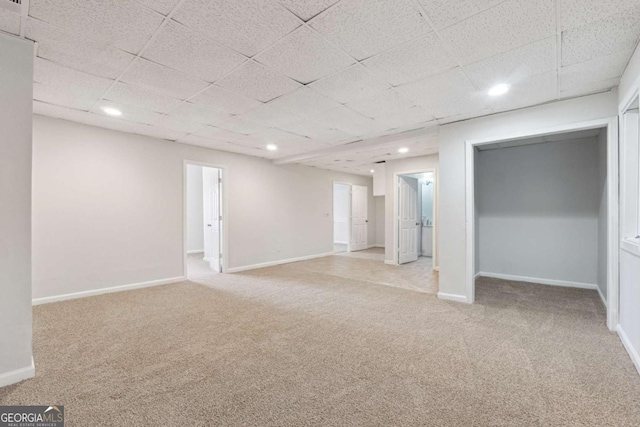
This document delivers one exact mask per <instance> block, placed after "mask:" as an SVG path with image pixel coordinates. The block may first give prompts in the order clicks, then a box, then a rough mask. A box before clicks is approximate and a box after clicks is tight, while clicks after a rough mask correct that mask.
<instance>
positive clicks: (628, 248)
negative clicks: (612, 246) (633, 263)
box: [620, 238, 640, 257]
mask: <svg viewBox="0 0 640 427" xmlns="http://www.w3.org/2000/svg"><path fill="white" fill-rule="evenodd" d="M637 240H638V239H630V238H626V239H622V240H621V241H620V249H622V250H623V251H625V252H628V253H630V254H631V255H635V256H638V257H640V245H639V244H638V243H637Z"/></svg>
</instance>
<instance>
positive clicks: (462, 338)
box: [0, 258, 640, 426]
mask: <svg viewBox="0 0 640 427" xmlns="http://www.w3.org/2000/svg"><path fill="white" fill-rule="evenodd" d="M344 259H348V258H344ZM201 281H202V283H203V284H197V283H193V282H185V283H181V284H175V285H167V286H158V287H154V288H148V289H141V290H135V291H129V292H121V293H116V294H108V295H102V296H97V297H92V298H85V299H79V300H73V301H65V302H60V303H54V304H48V305H41V306H37V307H35V308H34V354H35V361H36V369H37V374H38V375H37V377H36V378H34V379H31V380H27V381H25V382H22V383H21V384H18V385H14V386H10V387H7V388H4V389H0V404H2V405H8V404H39V405H48V404H53V403H56V404H63V405H65V412H66V414H67V417H68V422H67V425H68V426H101V425H112V426H143V425H189V426H191V425H193V426H205V425H215V426H238V425H245V426H312V425H313V426H418V425H422V426H638V425H640V377H639V376H638V375H637V373H636V371H635V369H634V367H633V365H632V363H631V361H630V359H629V357H628V355H627V354H626V353H625V350H624V349H623V347H622V345H621V343H620V341H619V340H618V338H617V337H616V335H615V334H613V333H611V332H609V331H607V329H606V327H605V316H604V310H603V308H602V306H601V303H600V301H599V300H598V296H597V294H596V293H595V292H594V291H587V290H577V289H562V288H555V287H548V286H541V285H529V284H514V283H509V282H503V281H495V280H494V281H489V280H484V279H483V280H480V281H479V283H478V286H477V297H478V303H477V304H475V305H473V306H469V305H465V304H460V303H455V302H446V301H441V300H438V299H436V298H435V297H434V296H432V295H428V294H424V293H419V292H412V291H407V290H403V289H399V288H394V287H390V286H373V285H372V283H371V282H367V281H358V280H354V279H348V278H343V277H339V276H334V275H332V274H330V273H329V274H328V273H327V272H310V271H307V270H304V269H300V268H298V269H296V268H291V266H277V267H271V268H265V269H262V270H256V271H252V272H246V273H242V274H235V275H226V274H218V275H210V276H206V277H205V276H203V278H202V280H201Z"/></svg>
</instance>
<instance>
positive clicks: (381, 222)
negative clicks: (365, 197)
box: [374, 196, 386, 248]
mask: <svg viewBox="0 0 640 427" xmlns="http://www.w3.org/2000/svg"><path fill="white" fill-rule="evenodd" d="M374 199H375V203H376V240H375V245H376V246H378V247H381V248H384V247H385V245H384V229H385V221H386V218H385V213H384V210H385V196H377V197H374Z"/></svg>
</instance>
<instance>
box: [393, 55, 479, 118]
mask: <svg viewBox="0 0 640 427" xmlns="http://www.w3.org/2000/svg"><path fill="white" fill-rule="evenodd" d="M396 90H397V91H398V93H400V94H401V95H402V96H404V97H405V98H407V99H410V100H412V101H413V102H415V103H416V104H417V105H422V106H423V107H425V108H426V109H427V110H428V111H429V112H430V113H431V114H432V115H433V116H435V117H436V118H439V119H440V118H445V117H449V116H454V115H461V114H467V113H470V112H473V111H478V110H482V109H483V108H486V107H487V103H486V98H487V96H486V94H485V93H484V92H482V93H480V92H478V91H476V89H475V88H474V87H473V85H472V84H471V82H470V81H469V79H468V78H467V76H466V75H465V74H464V73H463V72H462V70H461V69H460V68H455V69H453V70H451V71H447V72H445V73H442V74H438V75H437V76H432V77H429V78H427V79H424V80H421V81H418V82H415V83H411V84H408V85H403V86H399V87H398V88H396Z"/></svg>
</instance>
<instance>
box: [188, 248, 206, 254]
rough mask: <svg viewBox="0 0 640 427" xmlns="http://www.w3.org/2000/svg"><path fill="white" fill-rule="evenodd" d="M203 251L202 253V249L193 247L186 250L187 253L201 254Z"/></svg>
mask: <svg viewBox="0 0 640 427" xmlns="http://www.w3.org/2000/svg"><path fill="white" fill-rule="evenodd" d="M203 253H204V249H193V250H190V251H187V254H188V255H192V254H203Z"/></svg>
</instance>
